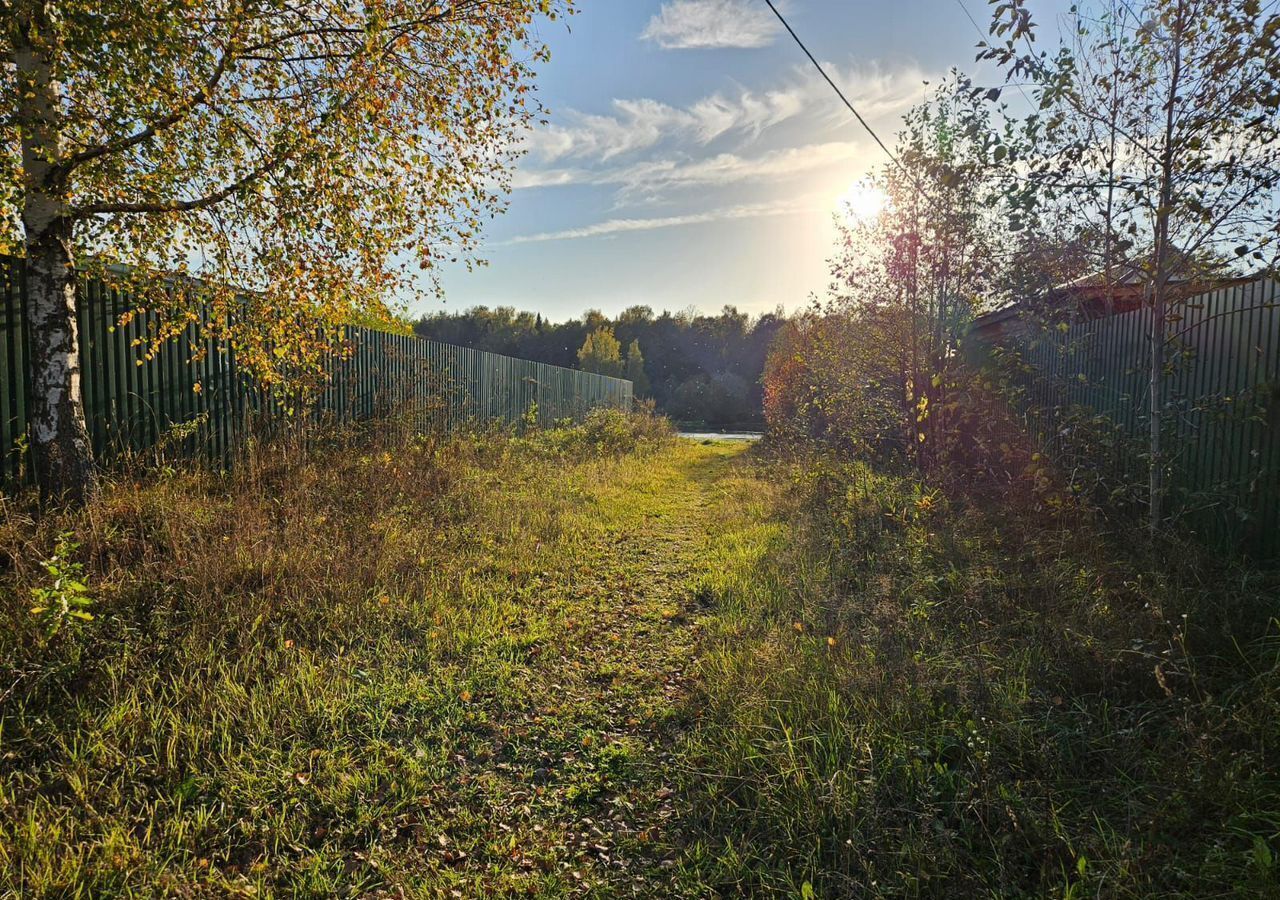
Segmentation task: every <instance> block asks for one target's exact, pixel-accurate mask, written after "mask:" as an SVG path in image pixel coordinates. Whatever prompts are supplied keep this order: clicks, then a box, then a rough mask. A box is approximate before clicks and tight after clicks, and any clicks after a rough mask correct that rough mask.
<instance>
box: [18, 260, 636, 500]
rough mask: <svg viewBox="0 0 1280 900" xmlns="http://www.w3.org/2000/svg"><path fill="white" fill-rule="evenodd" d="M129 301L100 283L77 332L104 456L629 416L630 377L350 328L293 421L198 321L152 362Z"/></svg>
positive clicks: (22, 412) (93, 433)
mask: <svg viewBox="0 0 1280 900" xmlns="http://www.w3.org/2000/svg"><path fill="white" fill-rule="evenodd" d="M25 298H26V292H25V290H24V276H23V266H22V263H21V260H17V259H12V258H0V484H12V483H14V482H15V481H19V480H22V479H23V478H24V477H25V476H26V475H27V473H28V472H29V469H30V466H28V465H27V464H26V463H27V460H26V453H27V411H28V409H30V406H31V396H30V381H29V378H28V374H29V371H28V370H29V365H28V360H29V359H30V349H29V347H30V336H29V333H28V328H27V326H26V317H25V315H24V310H25V307H26V299H25ZM129 309H130V301H129V297H128V296H127V295H126V294H125V293H123V292H121V291H120V290H117V289H115V288H113V287H112V286H111V285H109V284H105V283H103V282H101V281H97V280H89V281H86V282H85V283H83V284H82V285H81V290H80V297H79V303H78V304H77V318H78V325H79V337H80V352H81V370H82V382H81V392H82V395H83V399H84V405H85V418H86V421H87V424H88V428H89V436H90V439H91V440H92V443H93V450H94V454H95V457H96V458H97V459H99V460H102V461H109V460H112V459H115V458H119V457H120V456H122V455H124V454H127V453H131V452H140V451H146V450H149V449H155V448H161V449H164V450H165V451H166V452H172V453H177V454H186V455H194V454H203V455H206V456H207V457H208V458H209V459H211V460H214V461H219V462H225V461H228V460H230V459H231V458H232V457H233V456H234V454H235V451H236V450H237V448H239V447H241V446H242V445H243V442H244V440H245V438H246V437H247V436H248V435H249V434H250V433H256V432H258V431H260V430H263V429H264V428H269V427H270V426H271V425H272V423H279V422H281V421H285V420H291V421H298V420H300V419H303V418H304V419H306V420H307V421H316V420H327V421H332V422H340V423H343V422H346V423H349V422H358V421H363V420H370V419H374V418H376V417H378V416H381V415H384V414H389V413H392V412H394V413H396V415H397V416H398V417H401V418H402V420H403V418H404V417H407V418H408V419H409V421H410V422H411V423H412V424H413V426H414V427H416V428H418V429H420V430H422V431H428V430H453V429H457V428H459V427H461V426H464V425H468V424H483V423H501V424H507V425H513V424H517V423H520V422H523V421H525V420H526V418H527V417H528V416H529V415H530V413H531V412H532V411H534V410H535V409H536V417H537V423H538V424H540V425H549V424H551V423H553V422H555V421H559V420H562V419H580V418H581V417H582V416H583V415H585V414H586V413H587V412H588V411H589V410H591V409H592V408H595V407H599V406H608V407H615V408H620V409H628V408H630V406H631V397H632V386H631V382H630V381H626V380H624V379H621V378H610V377H607V376H604V375H595V374H592V373H589V372H580V371H577V370H575V369H565V368H562V367H560V366H551V365H547V364H545V363H539V362H533V361H531V360H526V359H514V358H512V357H509V356H501V355H499V354H496V353H487V352H485V351H482V350H473V349H471V348H467V347H455V346H452V345H449V344H440V343H436V342H434V341H424V340H419V339H418V338H415V337H411V336H407V335H399V334H390V333H387V332H382V331H376V330H373V329H369V328H360V327H352V326H348V327H347V328H346V334H345V337H346V340H347V342H348V344H349V346H350V347H351V348H352V352H351V353H350V354H349V355H343V356H339V355H337V354H335V355H334V356H332V357H330V358H329V359H328V360H327V361H326V368H327V374H328V376H329V377H328V379H327V382H326V383H325V386H324V387H323V389H321V390H320V391H318V392H317V393H316V394H315V395H314V396H312V397H311V398H309V400H308V404H307V408H306V409H305V410H303V411H301V412H300V413H299V412H298V411H294V413H293V414H292V416H286V414H285V412H284V411H283V409H282V404H281V403H280V402H279V399H278V398H277V397H274V396H271V395H268V394H264V393H263V392H262V391H261V390H259V389H258V388H257V387H256V386H255V384H254V383H253V381H252V379H250V378H249V377H247V376H246V375H245V373H243V372H242V371H241V369H240V367H239V366H238V365H237V363H236V358H235V353H234V351H233V350H232V348H231V347H229V346H222V345H218V344H217V343H215V342H214V341H213V340H212V339H210V338H208V337H207V336H205V335H206V332H205V331H204V330H203V329H201V328H200V327H198V324H197V323H192V324H191V325H190V326H189V327H188V328H187V329H186V331H185V332H184V333H183V334H181V335H179V336H178V337H177V338H176V339H174V340H172V341H169V342H167V343H166V344H164V345H163V346H162V347H161V348H160V351H159V353H158V354H156V356H155V357H154V358H152V359H150V360H144V359H143V358H142V356H141V355H140V352H139V349H138V347H137V346H135V342H137V341H139V340H140V339H142V338H144V337H145V336H146V335H147V334H148V330H149V329H150V328H151V327H152V326H153V325H154V324H155V319H154V314H150V313H148V314H140V315H136V316H134V317H133V318H132V320H131V321H130V322H129V323H128V324H127V325H124V326H119V325H118V323H119V321H120V317H121V315H122V314H123V313H125V312H126V311H128V310H129Z"/></svg>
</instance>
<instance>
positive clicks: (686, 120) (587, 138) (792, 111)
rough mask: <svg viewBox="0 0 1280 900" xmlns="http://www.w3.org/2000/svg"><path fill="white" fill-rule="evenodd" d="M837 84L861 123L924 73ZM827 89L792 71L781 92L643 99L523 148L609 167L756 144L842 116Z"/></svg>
mask: <svg viewBox="0 0 1280 900" xmlns="http://www.w3.org/2000/svg"><path fill="white" fill-rule="evenodd" d="M828 71H830V72H831V73H832V75H833V77H834V78H835V79H836V82H837V83H838V84H840V85H841V86H842V87H844V88H845V89H846V90H847V91H848V93H849V94H850V95H851V96H854V97H857V98H858V108H859V110H860V111H861V112H862V114H863V115H864V116H867V117H868V118H873V119H874V118H877V117H881V116H886V115H896V114H897V113H899V112H901V111H902V110H903V109H905V108H906V107H907V106H909V105H910V104H911V103H913V102H915V101H916V100H917V99H918V98H919V97H920V95H921V92H922V90H921V89H922V85H921V83H922V80H923V78H924V77H925V76H924V73H923V72H922V71H921V70H920V69H918V68H915V67H901V68H896V69H892V70H886V69H884V68H881V67H878V66H862V67H856V68H849V67H846V68H845V69H843V70H842V69H841V68H840V67H839V66H834V65H831V66H829V68H828ZM829 92H830V89H829V88H828V87H827V86H826V85H825V84H822V83H821V82H819V81H818V80H817V79H815V78H814V77H813V75H812V73H811V72H809V71H808V70H803V69H799V68H796V69H794V70H792V72H791V74H790V77H789V78H788V79H787V80H786V81H784V82H783V84H781V85H780V86H779V87H777V88H775V89H772V90H768V91H752V90H749V89H741V90H739V91H738V92H737V93H736V94H727V93H725V92H717V93H715V94H711V95H708V96H706V97H703V98H701V99H699V100H697V101H695V102H693V103H690V104H688V105H684V106H674V105H671V104H668V103H663V102H662V101H659V100H653V99H648V98H641V99H632V100H614V101H613V111H612V113H611V114H607V115H600V114H588V113H582V112H577V111H574V110H569V111H568V112H566V113H564V114H563V123H557V124H553V125H549V126H546V127H543V128H539V129H537V130H535V131H534V132H532V133H531V134H530V135H529V137H528V139H527V147H528V149H529V151H530V155H531V157H532V159H533V160H534V161H535V166H534V167H529V168H535V169H536V165H537V164H541V165H543V166H546V165H549V164H552V163H555V162H559V161H562V160H582V161H584V162H595V163H602V162H609V161H611V160H613V159H616V158H620V157H625V156H627V155H629V154H632V153H638V152H640V151H644V150H649V149H651V148H653V147H655V146H658V145H659V144H663V145H667V144H670V145H683V146H688V147H702V146H706V145H708V144H710V143H711V142H712V141H714V140H716V139H717V138H721V137H724V136H728V135H734V134H736V135H739V136H742V137H750V138H754V137H758V136H759V135H760V134H761V133H762V132H764V131H766V130H768V129H771V128H774V127H776V126H779V125H781V124H783V123H785V122H789V121H792V120H795V119H799V118H801V117H806V116H807V117H810V118H814V119H818V120H825V121H828V122H832V121H840V120H841V118H842V117H844V116H846V115H847V114H846V113H844V112H843V111H842V110H841V108H840V107H839V106H838V105H837V104H835V103H833V102H832V100H831V97H830V94H829Z"/></svg>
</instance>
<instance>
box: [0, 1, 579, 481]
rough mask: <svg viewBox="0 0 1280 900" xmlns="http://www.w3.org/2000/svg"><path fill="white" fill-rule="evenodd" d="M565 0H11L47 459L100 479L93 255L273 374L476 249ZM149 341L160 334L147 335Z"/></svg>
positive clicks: (17, 137)
mask: <svg viewBox="0 0 1280 900" xmlns="http://www.w3.org/2000/svg"><path fill="white" fill-rule="evenodd" d="M565 11H566V10H565V8H564V7H563V6H562V5H561V4H560V3H559V0H439V2H425V0H157V2H156V3H152V4H148V5H147V6H146V7H145V8H144V7H142V6H140V5H139V4H138V3H136V2H135V0H0V22H3V25H0V29H2V30H0V41H2V42H3V45H4V46H3V52H0V58H2V59H3V60H4V64H3V74H2V76H0V77H2V78H3V80H4V82H5V83H4V93H3V97H4V99H3V101H2V103H3V106H0V119H2V120H3V122H4V125H5V128H4V132H3V134H4V138H3V151H2V152H0V202H2V203H3V223H2V224H3V229H2V232H0V244H3V246H0V250H2V251H5V252H20V253H22V254H23V255H24V256H25V265H26V283H27V289H28V292H29V294H28V314H29V316H30V326H31V337H32V357H31V372H30V377H31V379H32V384H33V388H34V390H33V394H34V404H33V408H32V410H31V416H30V421H31V437H32V450H33V455H34V467H35V472H36V475H37V479H38V481H39V485H40V488H41V492H42V494H43V495H44V496H45V497H63V498H65V499H68V500H72V501H77V500H83V499H85V498H86V497H88V496H90V495H91V494H92V493H93V491H94V486H95V479H94V469H93V461H92V459H91V456H90V449H89V443H88V439H87V437H86V430H85V422H84V411H83V409H82V407H81V404H80V388H79V381H80V363H79V353H78V346H77V335H76V326H75V316H74V308H75V302H76V299H75V297H76V289H75V285H76V279H77V275H78V274H84V273H86V272H93V271H94V270H95V269H101V268H103V267H105V265H106V264H107V263H110V262H119V263H125V264H128V265H129V266H130V267H131V269H130V271H131V275H130V276H129V278H130V280H131V282H132V283H131V285H130V286H131V288H132V289H133V290H134V292H135V294H136V295H137V296H138V297H139V301H140V303H141V304H142V305H144V306H149V307H150V308H151V309H153V310H156V311H158V312H159V313H160V314H161V320H162V321H163V322H165V323H166V327H165V329H162V332H161V333H159V334H156V335H154V336H153V338H154V341H157V342H158V341H161V340H163V339H164V338H165V333H166V332H176V331H178V330H181V329H182V328H185V327H187V326H188V324H190V323H191V322H197V321H203V318H204V317H201V316H197V314H196V312H195V307H196V302H197V297H196V294H197V290H196V287H197V286H196V282H194V281H190V280H184V279H178V280H174V279H173V278H170V277H167V276H170V275H171V274H172V273H173V272H175V271H182V272H186V273H188V274H190V275H193V276H197V277H199V278H200V279H201V281H200V283H199V285H198V294H199V303H201V304H205V308H206V309H209V310H210V311H211V314H210V315H209V317H208V320H209V322H210V323H211V324H209V325H208V326H207V327H208V328H209V329H210V330H211V331H214V332H216V334H215V335H214V336H217V337H219V338H222V339H223V340H225V341H229V342H230V343H231V344H232V345H233V346H234V347H235V348H236V350H237V353H238V358H239V360H240V361H241V362H243V363H245V364H246V365H248V366H249V367H250V368H251V369H252V370H253V371H254V372H255V373H256V374H258V376H259V377H260V378H262V379H263V380H264V381H266V382H268V383H270V382H272V381H273V380H278V379H279V378H281V377H282V372H283V371H284V370H285V369H289V370H292V371H306V370H308V369H312V370H314V369H318V366H319V360H320V358H321V356H322V354H323V353H324V352H325V351H326V350H327V349H329V348H330V347H331V346H332V343H333V340H334V335H335V333H336V330H337V326H339V325H340V324H342V323H343V322H345V321H350V320H352V319H353V318H356V317H361V318H364V319H365V320H367V319H368V318H371V317H372V318H375V319H376V318H378V317H385V316H386V315H387V310H388V302H389V300H390V299H392V298H394V297H402V298H403V297H405V296H406V293H407V292H412V291H428V292H429V291H431V290H432V288H433V287H434V286H435V281H434V275H435V272H436V271H437V269H438V266H439V265H440V263H441V262H442V261H445V260H453V259H462V260H466V261H472V260H473V259H474V253H475V249H476V241H477V235H478V233H479V229H480V227H481V225H482V224H483V222H484V220H486V219H487V218H488V217H489V216H491V215H492V214H493V213H494V212H495V211H497V210H500V209H501V208H502V205H503V203H504V201H503V197H504V194H505V189H506V188H507V187H508V172H509V170H510V164H511V162H512V160H513V158H514V153H515V151H514V148H515V146H516V140H515V139H516V138H517V136H518V134H519V133H520V130H521V129H522V128H523V127H524V126H525V125H527V124H528V122H529V120H530V118H531V117H533V116H535V115H537V114H538V112H539V110H538V105H537V101H536V99H535V96H534V94H533V92H532V76H533V67H534V66H535V65H536V64H537V62H538V61H540V60H541V59H543V58H544V57H545V49H544V47H543V46H542V45H541V43H540V42H539V40H538V39H537V36H536V33H535V31H534V28H535V25H536V22H537V21H538V20H539V19H540V18H542V17H555V16H557V15H559V14H562V13H563V12H565ZM139 352H141V353H144V354H145V353H148V352H154V347H150V348H148V347H141V348H139Z"/></svg>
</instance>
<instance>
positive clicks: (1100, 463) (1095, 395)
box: [1010, 280, 1280, 557]
mask: <svg viewBox="0 0 1280 900" xmlns="http://www.w3.org/2000/svg"><path fill="white" fill-rule="evenodd" d="M1170 319H1171V321H1170V323H1169V325H1168V327H1167V333H1168V337H1167V347H1168V351H1169V361H1168V362H1169V368H1168V374H1167V377H1166V378H1165V379H1164V381H1163V392H1164V393H1163V409H1164V410H1165V423H1166V429H1167V430H1166V431H1165V433H1164V437H1163V444H1164V446H1165V448H1167V450H1166V452H1167V459H1166V463H1167V465H1168V471H1169V492H1170V494H1169V499H1170V506H1171V510H1170V511H1171V512H1172V513H1173V514H1174V515H1175V516H1177V517H1178V518H1180V519H1181V520H1182V521H1183V522H1184V523H1185V524H1186V525H1187V526H1188V527H1189V528H1191V529H1192V530H1194V531H1195V532H1197V533H1198V534H1200V535H1201V536H1202V537H1204V538H1205V539H1206V540H1209V541H1210V542H1213V543H1216V544H1219V545H1225V546H1231V547H1234V548H1240V549H1247V550H1249V551H1251V552H1253V553H1255V554H1258V555H1263V556H1269V557H1275V556H1280V284H1277V283H1276V282H1274V281H1267V280H1258V281H1253V282H1248V283H1243V284H1237V285H1234V286H1232V287H1230V288H1226V289H1223V290H1219V291H1214V292H1211V293H1206V294H1202V295H1198V296H1195V297H1192V298H1191V299H1189V300H1188V301H1186V302H1183V303H1178V304H1176V305H1175V308H1174V309H1173V310H1172V315H1171V316H1170ZM1150 328H1151V310H1150V309H1149V308H1143V309H1137V310H1133V311H1131V312H1125V313H1120V314H1117V315H1113V316H1108V317H1106V318H1101V319H1094V320H1090V321H1085V322H1080V323H1077V324H1075V325H1073V326H1071V327H1070V328H1068V329H1066V330H1065V331H1064V330H1061V329H1056V328H1035V327H1032V326H1030V325H1024V327H1023V328H1022V329H1021V330H1020V331H1019V332H1017V334H1018V337H1016V338H1014V339H1013V340H1012V341H1011V342H1010V343H1012V344H1013V345H1015V346H1017V348H1018V349H1019V351H1020V354H1021V358H1022V360H1023V361H1024V362H1026V363H1028V364H1029V372H1028V373H1027V374H1028V375H1029V377H1028V378H1027V380H1026V382H1025V387H1026V395H1025V397H1026V401H1027V402H1026V403H1025V404H1024V407H1023V410H1024V415H1025V416H1026V421H1027V424H1028V426H1029V431H1030V433H1031V434H1032V435H1033V437H1035V438H1036V439H1038V441H1039V442H1040V445H1041V447H1042V448H1043V449H1044V450H1045V451H1046V452H1047V453H1048V454H1049V455H1050V457H1051V458H1056V459H1057V460H1058V461H1059V462H1060V463H1063V462H1066V463H1068V464H1071V465H1075V464H1089V465H1092V466H1093V467H1095V468H1096V469H1097V470H1098V471H1100V472H1102V473H1103V474H1104V475H1106V476H1110V479H1111V481H1112V482H1113V483H1116V484H1122V483H1128V484H1131V485H1143V484H1145V482H1146V477H1147V475H1146V473H1147V463H1148V453H1147V447H1148V443H1147V441H1148V429H1149V427H1150V408H1151V402H1150V389H1149V380H1148V376H1149V373H1150V371H1151V370H1150V357H1151V350H1150V347H1151V344H1150V337H1149V335H1150ZM1082 434H1083V436H1084V440H1083V441H1082V440H1079V439H1078V438H1079V437H1080V436H1081V435H1082ZM1082 454H1089V455H1091V456H1092V458H1090V459H1082V458H1081V456H1082Z"/></svg>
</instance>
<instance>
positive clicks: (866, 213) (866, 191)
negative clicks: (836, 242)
mask: <svg viewBox="0 0 1280 900" xmlns="http://www.w3.org/2000/svg"><path fill="white" fill-rule="evenodd" d="M887 199H888V198H887V197H885V193H884V191H882V190H880V188H878V187H876V186H875V185H873V184H870V183H869V182H866V181H855V182H854V183H853V184H851V185H849V189H848V190H846V191H845V192H844V193H843V194H841V195H840V200H839V201H838V204H837V208H838V209H839V210H840V214H841V215H843V216H844V217H845V218H846V219H849V220H850V221H854V222H869V221H871V220H872V219H874V218H875V217H876V216H878V215H879V214H880V211H881V210H882V209H884V204H885V200H887Z"/></svg>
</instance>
